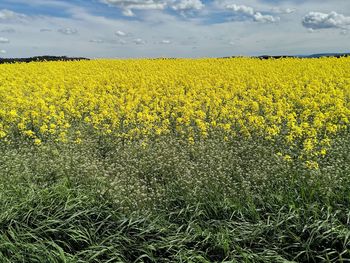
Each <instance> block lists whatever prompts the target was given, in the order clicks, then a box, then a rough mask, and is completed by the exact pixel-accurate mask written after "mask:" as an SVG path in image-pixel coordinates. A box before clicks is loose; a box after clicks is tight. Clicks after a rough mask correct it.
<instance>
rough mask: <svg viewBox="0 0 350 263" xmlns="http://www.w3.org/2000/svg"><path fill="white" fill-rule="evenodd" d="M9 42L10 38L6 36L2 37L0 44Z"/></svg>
mask: <svg viewBox="0 0 350 263" xmlns="http://www.w3.org/2000/svg"><path fill="white" fill-rule="evenodd" d="M7 43H10V40H8V39H7V38H5V37H0V44H7Z"/></svg>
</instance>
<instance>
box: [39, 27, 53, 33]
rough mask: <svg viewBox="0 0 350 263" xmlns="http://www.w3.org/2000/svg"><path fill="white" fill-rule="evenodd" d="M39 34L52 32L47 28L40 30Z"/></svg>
mask: <svg viewBox="0 0 350 263" xmlns="http://www.w3.org/2000/svg"><path fill="white" fill-rule="evenodd" d="M40 32H52V30H51V29H49V28H42V29H40Z"/></svg>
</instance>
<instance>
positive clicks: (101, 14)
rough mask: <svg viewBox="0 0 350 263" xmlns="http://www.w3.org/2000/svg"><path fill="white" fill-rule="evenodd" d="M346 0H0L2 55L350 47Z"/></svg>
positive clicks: (208, 53)
mask: <svg viewBox="0 0 350 263" xmlns="http://www.w3.org/2000/svg"><path fill="white" fill-rule="evenodd" d="M349 43H350V1H349V0H330V1H327V0H324V1H316V0H245V1H240V0H71V1H66V0H31V1H27V0H0V57H27V56H35V55H67V56H84V57H90V58H95V57H108V58H129V57H133V58H134V57H222V56H233V55H236V56H237V55H263V54H270V55H281V54H285V55H296V54H311V53H323V52H349V51H350V48H349Z"/></svg>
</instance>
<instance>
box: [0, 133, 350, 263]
mask: <svg viewBox="0 0 350 263" xmlns="http://www.w3.org/2000/svg"><path fill="white" fill-rule="evenodd" d="M349 139H350V138H349V136H348V135H346V134H343V135H341V136H339V137H338V138H336V139H335V140H334V144H333V147H332V150H331V151H330V152H329V154H328V155H327V156H326V157H324V158H322V159H319V160H318V161H319V164H320V168H319V169H318V170H310V169H308V168H306V167H305V165H304V161H303V160H293V161H291V162H288V161H285V160H283V158H281V157H279V156H278V155H276V154H275V152H276V147H279V146H278V145H274V144H273V143H272V142H267V141H256V140H248V139H247V140H234V139H232V140H229V141H222V140H220V139H218V138H209V139H208V140H206V141H198V142H196V143H195V144H194V145H190V144H188V143H184V142H183V141H181V140H179V139H177V138H176V137H174V136H169V137H164V138H158V139H155V140H152V141H149V143H148V145H147V146H144V145H143V144H142V142H138V141H134V142H132V143H125V142H122V141H118V140H115V139H113V138H112V137H107V136H104V137H100V136H91V140H89V141H84V142H83V143H82V144H79V145H73V144H69V143H67V144H64V143H55V142H47V143H46V144H44V145H41V146H34V145H32V144H30V143H26V142H25V141H21V140H17V141H16V143H5V142H3V143H1V145H0V150H1V153H2V154H1V155H0V211H1V212H0V262H11V263H12V262H348V261H350V253H349V251H350V250H349V249H350V241H349V237H350V229H349V221H350V206H349V204H350V176H349V175H350V157H349V154H348V153H349V151H350V145H349V143H348V141H349Z"/></svg>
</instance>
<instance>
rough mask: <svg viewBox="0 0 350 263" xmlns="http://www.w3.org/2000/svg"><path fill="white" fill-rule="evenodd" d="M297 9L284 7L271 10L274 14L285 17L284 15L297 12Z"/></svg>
mask: <svg viewBox="0 0 350 263" xmlns="http://www.w3.org/2000/svg"><path fill="white" fill-rule="evenodd" d="M296 10H297V9H296V8H289V7H287V8H282V7H273V8H271V9H270V11H271V12H272V13H274V14H280V15H283V14H292V13H294V12H295V11H296Z"/></svg>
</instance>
